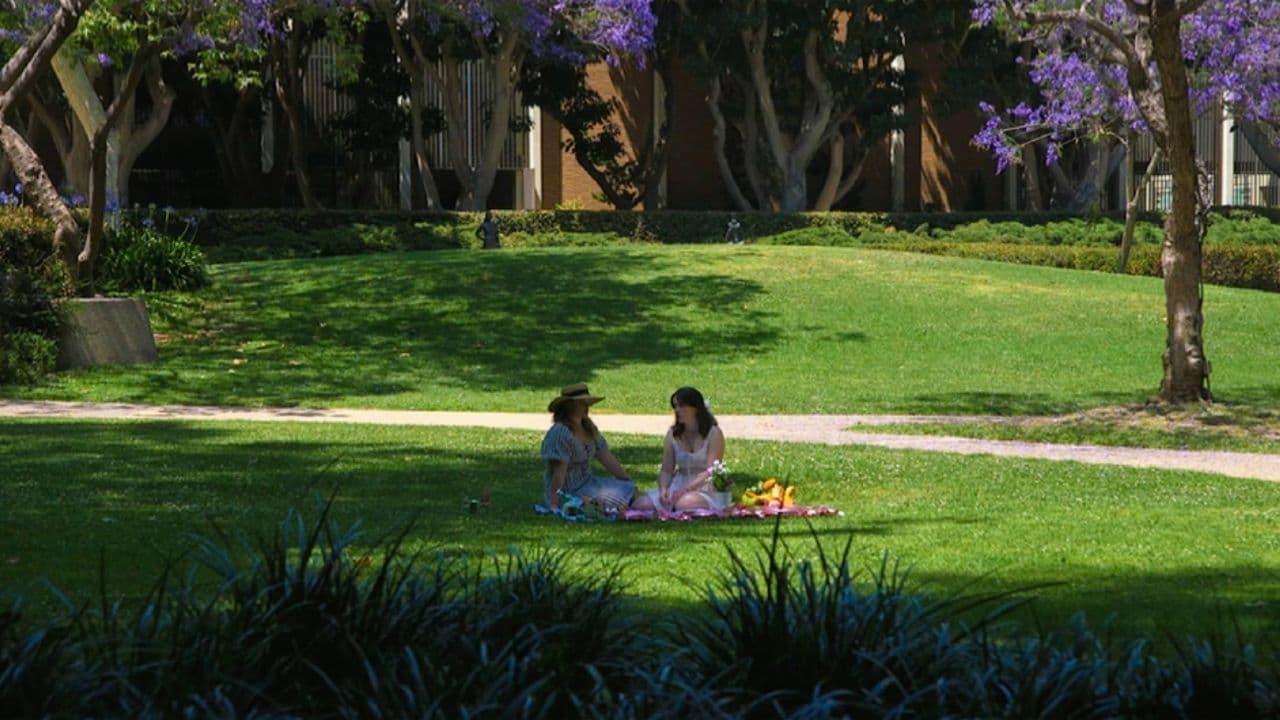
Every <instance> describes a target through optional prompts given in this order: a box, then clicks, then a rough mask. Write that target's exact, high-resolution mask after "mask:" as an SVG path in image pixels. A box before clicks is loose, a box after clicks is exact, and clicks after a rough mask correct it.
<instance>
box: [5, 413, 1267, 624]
mask: <svg viewBox="0 0 1280 720" xmlns="http://www.w3.org/2000/svg"><path fill="white" fill-rule="evenodd" d="M72 437H74V438H76V443H75V445H74V446H73V447H68V446H67V444H66V439H67V438H72ZM539 439H540V434H538V433H531V432H502V431H495V430H482V429H469V428H456V429H430V428H403V427H372V426H351V425H315V424H298V423H283V424H238V423H173V422H76V421H60V420H23V421H19V420H9V421H4V422H2V423H0V476H3V477H6V478H9V480H7V481H6V482H5V483H4V484H3V485H2V486H0V508H3V512H2V517H3V522H4V524H5V527H6V532H5V533H4V535H3V537H2V538H0V587H3V588H5V589H7V590H10V591H19V592H22V593H23V594H25V595H27V596H28V597H29V598H30V601H31V603H32V604H33V612H39V613H43V614H48V613H50V612H51V611H52V610H53V609H54V608H56V607H57V606H58V604H57V603H56V602H55V600H54V598H53V596H52V595H51V594H50V593H49V592H48V591H47V589H46V588H45V586H44V585H43V584H42V580H41V579H42V578H47V579H49V580H50V581H52V582H53V583H54V584H55V585H57V586H58V587H61V588H64V591H65V592H67V593H69V594H70V595H71V596H73V597H75V598H78V599H84V598H86V597H89V596H91V595H92V594H93V593H94V592H95V590H96V588H97V587H98V586H99V571H100V569H102V567H103V564H104V563H105V571H106V576H105V585H106V588H107V589H108V591H109V593H110V594H111V595H112V596H113V597H122V598H123V599H124V600H125V602H126V604H128V603H136V602H137V601H138V600H139V599H140V598H141V597H142V596H144V595H145V593H146V592H147V588H148V587H149V586H150V583H151V582H152V581H153V580H154V578H155V577H156V576H157V575H158V573H159V570H160V568H162V567H163V566H164V564H165V562H166V560H169V559H175V558H182V557H183V553H184V552H185V551H187V550H188V548H189V538H190V535H191V534H192V533H207V532H208V531H209V528H210V527H211V525H210V523H211V522H212V523H216V524H217V525H218V526H219V527H222V528H225V529H227V530H228V531H236V532H243V533H248V534H250V535H252V534H255V533H258V532H260V531H263V530H264V529H267V528H270V527H271V526H272V524H273V523H275V522H277V521H278V520H279V518H280V517H282V516H283V514H284V513H285V512H286V511H287V510H288V509H289V508H291V507H298V508H310V507H312V505H313V503H314V501H315V499H316V497H318V496H319V497H327V496H328V495H329V494H333V495H334V496H335V498H336V501H337V503H338V516H339V519H341V520H342V521H343V522H344V523H349V522H352V521H354V520H356V519H359V520H361V521H362V522H363V529H364V530H365V532H366V533H367V537H368V538H370V540H369V541H370V542H371V541H372V539H373V538H379V537H385V536H387V535H389V534H394V532H396V531H397V530H398V529H399V528H401V527H402V526H403V524H404V523H405V522H407V521H409V520H410V519H413V518H416V520H417V523H416V525H415V528H414V531H413V533H412V534H411V535H409V536H407V537H406V538H405V541H404V547H405V549H406V550H408V551H417V550H430V551H431V552H435V551H437V550H440V551H446V552H451V553H471V554H481V555H483V554H485V553H489V552H494V551H502V550H504V549H506V548H508V547H517V548H523V549H525V550H526V551H528V550H531V549H534V548H558V549H572V550H573V551H574V552H575V553H579V554H581V555H582V557H583V558H590V559H593V560H600V561H610V562H612V561H617V562H621V563H625V565H626V571H625V580H626V586H627V595H628V596H629V597H631V598H632V599H633V600H635V601H637V602H639V603H640V604H642V605H644V606H645V607H646V608H648V609H649V610H651V611H655V612H662V611H666V610H676V611H681V612H683V609H686V608H687V607H688V606H689V604H690V603H694V602H696V601H697V600H698V599H699V598H700V597H701V593H702V591H703V590H704V589H705V588H706V586H707V584H708V583H710V582H712V581H713V580H714V579H715V578H716V575H717V572H718V571H719V570H721V569H723V568H724V567H725V562H726V561H725V559H724V556H723V549H724V548H726V547H728V548H733V549H735V550H736V551H738V552H740V553H749V552H750V551H751V549H752V548H754V546H755V543H756V542H757V541H758V540H760V539H761V538H762V537H765V536H767V534H768V532H769V530H768V523H766V522H759V521H756V522H751V521H737V522H722V523H715V522H698V523H652V524H649V523H624V524H605V523H598V524H584V525H577V524H566V523H563V522H561V521H558V520H553V519H550V518H545V517H539V516H535V515H534V514H533V512H532V505H533V503H534V502H535V501H536V500H537V499H538V497H539V496H540V495H539V494H540V488H541V468H540V465H539V462H538V460H537V457H536V449H537V446H538V441H539ZM609 439H610V445H611V446H612V447H613V449H614V451H615V452H616V453H617V454H618V456H619V458H620V459H621V460H622V462H623V463H624V464H625V465H626V466H627V468H628V469H629V470H630V471H631V472H632V474H633V475H634V476H635V477H637V478H640V479H641V480H642V481H643V482H645V483H646V486H647V487H651V486H652V483H653V482H654V480H653V478H654V477H656V470H657V467H656V466H657V462H658V458H659V457H660V455H661V453H660V449H661V444H660V439H659V438H656V437H633V436H624V435H611V436H610V438H609ZM728 458H729V459H730V461H731V462H732V467H733V468H734V472H735V473H738V474H739V475H740V477H741V478H742V481H743V482H744V484H750V483H753V482H754V481H755V480H758V479H759V478H762V477H765V476H767V475H774V476H777V477H779V478H780V479H785V480H786V481H787V482H789V483H791V484H795V485H797V486H798V488H799V499H800V501H801V502H806V503H824V504H832V505H835V506H837V507H838V508H840V509H842V510H843V511H844V512H845V515H844V516H843V517H834V518H817V519H814V520H813V523H812V527H813V530H814V532H816V533H818V535H819V536H820V537H823V538H833V537H835V538H843V537H844V536H846V535H847V534H849V533H852V535H853V538H854V541H855V549H856V551H857V561H858V565H859V567H861V566H863V565H866V564H876V563H878V561H879V559H880V557H881V556H882V554H883V553H884V552H885V551H888V552H889V553H891V554H892V555H893V556H894V557H896V558H900V559H901V560H902V562H903V563H905V564H906V565H909V566H911V568H912V576H913V578H914V579H915V580H916V581H917V582H919V583H921V584H922V586H923V587H928V588H932V589H933V590H937V591H939V592H943V591H945V592H960V591H965V592H968V591H973V592H978V591H981V592H1000V591H1008V590H1013V589H1017V588H1025V587H1028V586H1038V589H1037V590H1036V591H1035V593H1034V594H1035V596H1036V597H1037V598H1038V599H1037V601H1036V604H1035V607H1034V615H1033V613H1032V611H1031V610H1029V609H1028V610H1024V611H1021V612H1020V614H1019V615H1018V617H1017V619H1018V621H1019V622H1020V623H1022V624H1023V625H1024V626H1026V627H1032V626H1033V624H1034V622H1035V620H1034V618H1035V617H1038V618H1040V619H1041V621H1043V622H1045V623H1048V625H1049V626H1052V627H1058V626H1061V625H1062V624H1064V623H1066V622H1067V621H1068V619H1069V618H1070V616H1071V615H1072V614H1074V613H1075V612H1077V611H1084V612H1085V613H1086V615H1087V617H1088V618H1089V621H1090V622H1091V623H1095V624H1098V625H1101V623H1102V622H1103V620H1104V618H1106V617H1108V616H1111V615H1114V616H1115V628H1114V630H1115V633H1116V634H1117V635H1118V636H1120V637H1133V636H1136V635H1148V636H1151V637H1153V638H1155V639H1159V638H1160V637H1161V631H1162V630H1169V631H1171V632H1175V633H1179V634H1181V633H1186V632H1195V633H1197V634H1201V635H1204V634H1206V633H1207V631H1208V629H1211V628H1213V627H1216V626H1217V623H1218V621H1219V620H1222V621H1224V622H1225V621H1228V620H1229V619H1230V618H1232V617H1234V618H1235V619H1237V620H1238V621H1239V622H1240V623H1241V625H1242V627H1243V628H1245V629H1247V630H1248V631H1249V633H1250V635H1251V636H1253V635H1259V634H1262V635H1269V636H1276V635H1277V634H1280V626H1277V625H1276V620H1277V613H1276V609H1277V607H1278V603H1280V538H1277V536H1276V534H1275V532H1274V528H1275V527H1276V525H1277V521H1278V520H1280V518H1278V517H1277V512H1280V510H1278V509H1280V485H1277V484H1274V483H1265V482H1259V481H1252V480H1240V479H1230V478H1222V477H1213V476H1208V475H1197V474H1190V473H1177V472H1169V471H1156V470H1142V469H1131V468H1118V467H1099V466H1086V465H1075V464H1070V463H1052V462H1047V461H1029V460H1028V461H1023V460H1010V459H995V458H985V457H967V456H966V457H956V456H948V455H944V454H930V453H913V452H905V451H890V450H880V449H870V448H856V447H828V446H818V445H802V444H781V443H765V442H745V441H737V440H734V439H733V438H730V444H729V449H728ZM486 490H487V491H488V492H489V494H490V498H491V501H490V506H489V507H487V508H478V509H477V510H476V512H471V511H470V505H471V503H470V500H471V499H475V498H480V497H482V496H483V495H484V493H485V491H486ZM783 534H784V537H785V538H786V539H787V541H788V542H793V543H795V545H796V550H797V552H801V553H805V552H809V551H810V550H811V549H812V545H811V544H809V541H808V540H806V538H808V537H809V530H808V529H807V528H806V526H805V525H804V523H802V522H798V521H797V522H788V523H787V524H785V525H784V527H783ZM362 549H363V551H367V547H364V546H363V545H362ZM1277 640H1280V637H1278V638H1277Z"/></svg>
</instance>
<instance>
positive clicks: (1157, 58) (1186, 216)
mask: <svg viewBox="0 0 1280 720" xmlns="http://www.w3.org/2000/svg"><path fill="white" fill-rule="evenodd" d="M1275 4H1276V3H1275V2H1274V0H976V1H975V3H974V17H975V19H976V20H977V21H978V22H979V23H981V24H991V23H994V24H996V25H997V26H999V27H1001V28H1003V29H1005V30H1006V31H1007V32H1009V33H1010V34H1011V35H1012V36H1013V37H1015V38H1017V39H1018V40H1020V41H1025V42H1030V43H1032V44H1033V46H1034V47H1035V48H1036V51H1037V54H1036V57H1035V60H1034V63H1035V67H1036V68H1037V72H1036V76H1035V81H1036V82H1037V84H1038V86H1039V90H1040V94H1041V99H1042V102H1041V103H1040V104H1039V105H1036V106H1031V105H1024V106H1020V107H1017V108H1014V109H1013V110H1011V111H1010V115H1011V116H1012V117H1013V118H1014V121H1015V124H1016V125H1017V126H1018V128H1019V129H1020V130H1021V131H1022V132H1023V133H1026V132H1029V131H1032V130H1033V129H1034V128H1036V127H1039V128H1042V129H1043V130H1044V134H1043V135H1042V136H1043V137H1045V138H1046V139H1047V141H1048V143H1047V144H1048V148H1049V158H1048V160H1049V162H1053V159H1054V158H1053V153H1054V151H1055V148H1056V146H1057V144H1058V143H1059V142H1060V141H1061V140H1063V139H1065V138H1067V137H1071V136H1074V135H1075V134H1076V133H1079V132H1085V133H1088V132H1090V131H1092V130H1094V129H1096V128H1097V127H1098V125H1099V123H1109V122H1112V121H1113V120H1114V119H1119V120H1120V121H1121V122H1123V123H1125V124H1127V125H1128V126H1129V127H1130V128H1132V129H1133V130H1134V131H1136V132H1143V133H1148V134H1149V135H1150V136H1151V138H1152V139H1153V140H1154V141H1155V145H1156V147H1157V148H1158V149H1159V151H1160V152H1161V153H1162V154H1163V155H1164V157H1165V158H1167V160H1168V162H1169V166H1170V168H1171V170H1172V175H1173V201H1172V207H1171V208H1170V210H1169V212H1168V214H1167V215H1166V217H1165V225H1164V233H1165V237H1164V245H1163V250H1162V253H1161V267H1162V270H1163V274H1164V286H1165V310H1166V330H1167V333H1166V341H1165V351H1164V358H1163V361H1164V377H1163V380H1162V382H1161V385H1160V392H1159V398H1160V399H1161V400H1162V401H1166V402H1173V403H1184V402H1196V401H1206V400H1210V399H1212V398H1211V395H1210V392H1209V374H1210V365H1209V361H1208V359H1207V358H1206V357H1205V352H1204V340H1203V331H1204V314H1203V293H1202V289H1201V241H1202V239H1203V236H1204V230H1205V227H1204V218H1205V214H1206V212H1207V210H1208V207H1209V203H1210V197H1209V192H1208V190H1207V188H1208V182H1207V177H1208V176H1207V175H1206V173H1205V172H1204V171H1203V168H1201V167H1200V166H1199V165H1198V164H1197V160H1198V159H1197V157H1196V150H1195V134H1194V129H1193V127H1194V126H1193V118H1194V115H1195V113H1196V112H1197V111H1198V110H1203V109H1205V108H1207V107H1209V106H1210V105H1211V104H1212V103H1213V102H1215V101H1216V100H1217V99H1218V98H1225V100H1226V101H1227V102H1228V103H1229V104H1230V105H1231V106H1232V108H1233V110H1234V111H1235V112H1236V113H1237V114H1238V115H1240V116H1241V117H1243V118H1245V119H1247V120H1259V119H1262V118H1266V117H1271V116H1273V115H1274V113H1275V112H1276V110H1277V109H1278V107H1280V104H1278V103H1277V100H1276V99H1277V97H1280V91H1278V89H1277V88H1278V87H1280V86H1278V85H1277V82H1278V81H1280V78H1278V73H1277V70H1278V69H1280V46H1277V45H1276V44H1274V39H1275V38H1274V33H1273V32H1270V31H1267V30H1266V29H1265V24H1257V23H1252V22H1251V21H1250V19H1251V18H1255V19H1256V18H1259V17H1262V18H1265V17H1268V16H1269V15H1273V14H1274V10H1275ZM1268 43H1271V44H1268ZM978 140H979V141H980V142H983V143H985V144H987V145H989V146H990V147H992V148H993V150H994V151H995V153H996V156H997V158H998V160H999V163H1000V165H1001V167H1004V166H1005V165H1007V164H1008V163H1010V162H1014V161H1016V159H1017V154H1018V152H1019V147H1020V144H1021V142H1022V141H1021V140H1020V139H1019V138H1018V136H1017V135H1016V134H1014V133H1003V132H1001V127H1000V123H999V122H998V121H996V122H993V123H992V124H989V125H988V127H987V128H986V129H985V130H984V132H983V134H982V135H980V136H979V138H978Z"/></svg>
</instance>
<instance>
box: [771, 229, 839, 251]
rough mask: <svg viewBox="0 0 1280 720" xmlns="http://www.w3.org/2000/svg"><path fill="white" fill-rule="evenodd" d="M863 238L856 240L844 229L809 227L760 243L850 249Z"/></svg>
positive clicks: (775, 236) (784, 233)
mask: <svg viewBox="0 0 1280 720" xmlns="http://www.w3.org/2000/svg"><path fill="white" fill-rule="evenodd" d="M859 240H861V237H859V238H858V239H855V238H854V237H853V236H852V235H850V234H849V233H848V232H846V231H845V229H844V228H842V227H838V226H837V227H807V228H801V229H799V230H787V231H786V232H780V233H778V234H777V235H769V236H765V237H763V238H760V240H759V241H758V242H760V243H762V244H768V245H817V246H831V247H849V246H852V245H857V244H858V241H859Z"/></svg>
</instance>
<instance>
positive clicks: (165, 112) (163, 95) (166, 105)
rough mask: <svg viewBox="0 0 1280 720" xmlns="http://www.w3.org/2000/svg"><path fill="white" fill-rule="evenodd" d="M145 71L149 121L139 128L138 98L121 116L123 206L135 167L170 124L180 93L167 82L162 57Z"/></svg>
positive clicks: (125, 203) (121, 199) (133, 99)
mask: <svg viewBox="0 0 1280 720" xmlns="http://www.w3.org/2000/svg"><path fill="white" fill-rule="evenodd" d="M144 72H145V78H146V81H147V94H148V95H149V96H150V97H151V113H150V114H149V115H148V116H147V121H146V122H144V123H143V124H142V125H140V126H138V127H135V126H134V118H135V115H136V112H135V111H136V109H137V102H136V99H135V97H130V98H128V103H129V104H128V106H127V107H126V108H125V110H124V112H123V114H122V115H121V117H120V130H119V132H120V148H121V150H120V169H119V173H118V177H119V178H120V206H121V207H128V205H129V178H130V176H131V175H133V166H134V165H135V164H136V163H137V162H138V158H139V157H140V156H141V155H142V153H144V152H146V150H147V148H149V147H151V144H152V143H154V142H155V141H156V138H158V137H160V133H162V132H164V129H165V127H167V126H168V125H169V117H170V115H171V114H172V113H173V104H174V101H176V100H177V95H175V94H174V92H173V91H172V90H171V89H169V86H168V85H167V84H165V81H164V74H163V70H162V68H161V65H160V58H158V57H157V58H153V59H152V60H151V62H150V63H149V64H148V65H147V68H146V70H145V71H144ZM135 96H136V93H135Z"/></svg>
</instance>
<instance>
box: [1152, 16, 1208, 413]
mask: <svg viewBox="0 0 1280 720" xmlns="http://www.w3.org/2000/svg"><path fill="white" fill-rule="evenodd" d="M1175 5H1176V4H1175V3H1171V2H1154V3H1153V9H1152V22H1151V42H1152V50H1153V54H1154V55H1155V61H1156V68H1157V70H1158V72H1159V75H1160V94H1161V97H1162V100H1163V105H1164V114H1165V118H1166V121H1167V122H1168V132H1167V135H1166V137H1165V147H1163V148H1162V149H1163V150H1164V153H1165V154H1166V155H1167V156H1168V158H1169V164H1170V166H1171V167H1172V170H1173V207H1172V209H1171V210H1170V211H1169V214H1168V215H1167V216H1166V217H1165V224H1164V247H1163V249H1162V251H1161V255H1160V265H1161V268H1162V269H1163V270H1164V289H1165V315H1166V330H1167V336H1166V342H1165V352H1164V380H1163V381H1162V382H1161V384H1160V395H1159V397H1160V399H1161V400H1162V401H1165V402H1170V403H1188V402H1199V401H1209V400H1212V397H1211V395H1210V393H1209V385H1208V381H1209V361H1208V359H1207V358H1206V357H1205V353H1204V339H1203V330H1204V315H1203V314H1202V311H1203V307H1202V303H1203V297H1202V295H1201V292H1200V290H1201V288H1200V283H1201V276H1200V274H1201V253H1200V249H1201V247H1200V241H1201V236H1202V231H1203V227H1202V225H1201V223H1200V222H1199V210H1200V203H1201V197H1200V188H1199V168H1198V167H1197V166H1196V154H1195V133H1194V127H1193V123H1192V118H1191V102H1190V99H1189V97H1188V89H1187V85H1188V83H1187V69H1186V66H1185V64H1184V62H1183V58H1182V43H1181V38H1180V37H1179V20H1180V18H1179V17H1178V16H1177V15H1176V14H1175V13H1174V12H1173V8H1174V6H1175Z"/></svg>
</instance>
